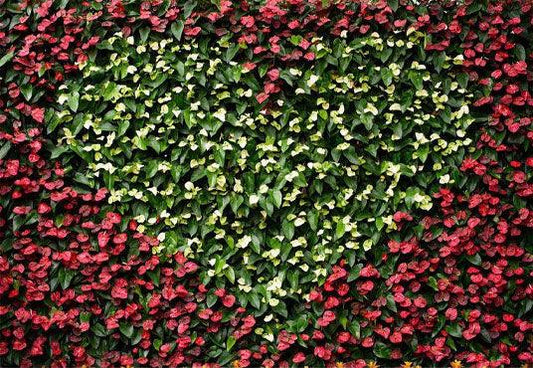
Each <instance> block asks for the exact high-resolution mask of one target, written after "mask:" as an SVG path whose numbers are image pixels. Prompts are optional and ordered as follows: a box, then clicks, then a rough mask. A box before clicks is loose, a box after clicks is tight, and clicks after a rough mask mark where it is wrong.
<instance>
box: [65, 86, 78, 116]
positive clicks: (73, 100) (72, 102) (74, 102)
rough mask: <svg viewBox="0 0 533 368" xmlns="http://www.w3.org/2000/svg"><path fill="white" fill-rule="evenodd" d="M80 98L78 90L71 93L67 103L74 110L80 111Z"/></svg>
mask: <svg viewBox="0 0 533 368" xmlns="http://www.w3.org/2000/svg"><path fill="white" fill-rule="evenodd" d="M79 100H80V94H79V93H78V91H75V92H72V93H70V94H69V96H68V100H67V104H68V107H70V109H71V110H72V111H73V112H77V111H78V105H79Z"/></svg>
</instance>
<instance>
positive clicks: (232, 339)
mask: <svg viewBox="0 0 533 368" xmlns="http://www.w3.org/2000/svg"><path fill="white" fill-rule="evenodd" d="M236 342H237V339H236V338H235V337H233V335H230V336H229V337H228V340H227V341H226V350H227V351H230V350H231V349H232V348H233V346H234V345H235V343H236Z"/></svg>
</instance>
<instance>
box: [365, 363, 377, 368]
mask: <svg viewBox="0 0 533 368" xmlns="http://www.w3.org/2000/svg"><path fill="white" fill-rule="evenodd" d="M367 367H368V368H379V365H378V363H376V362H368V364H367Z"/></svg>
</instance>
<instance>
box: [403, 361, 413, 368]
mask: <svg viewBox="0 0 533 368" xmlns="http://www.w3.org/2000/svg"><path fill="white" fill-rule="evenodd" d="M400 367H401V368H413V362H405V363H403V364H402V365H401V366H400Z"/></svg>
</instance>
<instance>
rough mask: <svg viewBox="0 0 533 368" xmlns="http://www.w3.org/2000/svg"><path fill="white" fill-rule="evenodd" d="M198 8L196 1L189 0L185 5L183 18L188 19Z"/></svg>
mask: <svg viewBox="0 0 533 368" xmlns="http://www.w3.org/2000/svg"><path fill="white" fill-rule="evenodd" d="M194 8H196V1H192V0H189V1H187V2H186V3H185V5H184V6H183V18H185V19H187V18H189V17H190V16H191V14H192V11H193V10H194Z"/></svg>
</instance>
